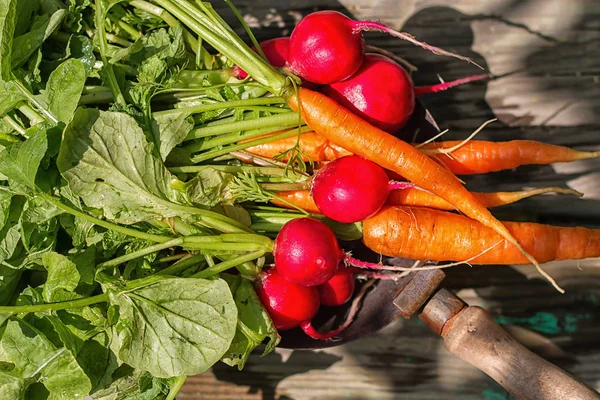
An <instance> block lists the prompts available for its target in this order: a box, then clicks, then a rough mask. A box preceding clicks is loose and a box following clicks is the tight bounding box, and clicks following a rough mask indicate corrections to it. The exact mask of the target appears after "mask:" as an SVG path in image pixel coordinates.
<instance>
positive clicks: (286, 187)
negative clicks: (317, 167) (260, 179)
mask: <svg viewBox="0 0 600 400" xmlns="http://www.w3.org/2000/svg"><path fill="white" fill-rule="evenodd" d="M310 185H311V181H304V182H292V183H262V184H261V185H260V187H262V188H263V189H265V190H269V191H273V192H289V191H292V190H308V189H310Z"/></svg>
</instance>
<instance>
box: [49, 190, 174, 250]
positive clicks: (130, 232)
mask: <svg viewBox="0 0 600 400" xmlns="http://www.w3.org/2000/svg"><path fill="white" fill-rule="evenodd" d="M39 194H40V196H42V197H43V198H44V199H45V200H47V201H48V202H50V203H52V204H54V205H55V206H56V207H58V208H60V209H61V210H63V211H65V212H67V213H69V214H71V215H73V216H75V217H78V218H81V219H83V220H85V221H88V222H90V223H92V224H94V225H98V226H101V227H103V228H106V229H108V230H112V231H115V232H118V233H121V234H123V235H127V236H131V237H136V238H138V239H142V240H147V241H149V242H157V243H164V242H168V241H169V240H172V239H173V238H172V237H168V236H160V235H153V234H151V233H146V232H141V231H138V230H135V229H131V228H126V227H124V226H121V225H117V224H113V223H111V222H108V221H104V220H102V219H98V218H96V217H92V216H91V215H88V214H86V213H84V212H81V211H79V210H76V209H74V208H72V207H69V206H68V205H66V204H64V203H63V202H61V201H60V200H59V199H58V198H56V197H54V196H51V195H49V194H47V193H44V192H39Z"/></svg>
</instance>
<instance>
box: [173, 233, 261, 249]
mask: <svg viewBox="0 0 600 400" xmlns="http://www.w3.org/2000/svg"><path fill="white" fill-rule="evenodd" d="M263 237H265V238H267V237H266V236H263ZM188 238H189V236H188V237H186V239H188ZM267 239H268V238H267ZM182 246H183V248H184V249H186V250H202V251H228V252H246V251H259V250H260V251H265V246H264V245H262V244H259V243H219V242H209V243H193V242H188V241H187V240H186V241H185V243H184V244H183V245H182Z"/></svg>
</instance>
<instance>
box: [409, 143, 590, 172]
mask: <svg viewBox="0 0 600 400" xmlns="http://www.w3.org/2000/svg"><path fill="white" fill-rule="evenodd" d="M461 143H463V142H461V141H445V142H439V143H428V144H425V145H423V146H420V147H419V149H420V150H421V151H423V152H425V153H426V154H428V155H431V156H434V157H436V158H437V159H438V160H439V161H440V162H441V163H443V164H444V165H445V166H446V167H447V168H448V169H450V171H452V172H454V173H455V174H457V175H470V174H485V173H488V172H496V171H501V170H506V169H512V168H517V167H519V166H521V165H528V164H551V163H555V162H569V161H575V160H582V159H586V158H594V157H598V156H600V152H595V151H577V150H574V149H571V148H569V147H566V146H557V145H553V144H547V143H542V142H537V141H534V140H511V141H508V142H489V141H484V140H471V141H468V142H466V143H464V144H462V145H461ZM454 147H457V148H456V149H454V150H452V151H450V150H451V149H452V148H454ZM447 152H448V153H447Z"/></svg>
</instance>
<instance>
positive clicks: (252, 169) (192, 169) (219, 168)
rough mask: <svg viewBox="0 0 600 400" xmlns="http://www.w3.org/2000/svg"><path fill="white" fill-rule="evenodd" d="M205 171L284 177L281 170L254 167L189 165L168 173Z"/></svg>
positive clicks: (175, 168) (283, 171)
mask: <svg viewBox="0 0 600 400" xmlns="http://www.w3.org/2000/svg"><path fill="white" fill-rule="evenodd" d="M205 169H215V170H217V171H223V172H229V173H232V174H236V173H240V172H248V173H251V174H254V175H270V176H286V175H285V170H284V169H283V168H274V167H273V168H272V167H255V166H252V165H189V166H185V167H170V168H169V171H170V172H171V173H174V174H197V173H200V172H202V171H204V170H205ZM288 175H289V174H288Z"/></svg>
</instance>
